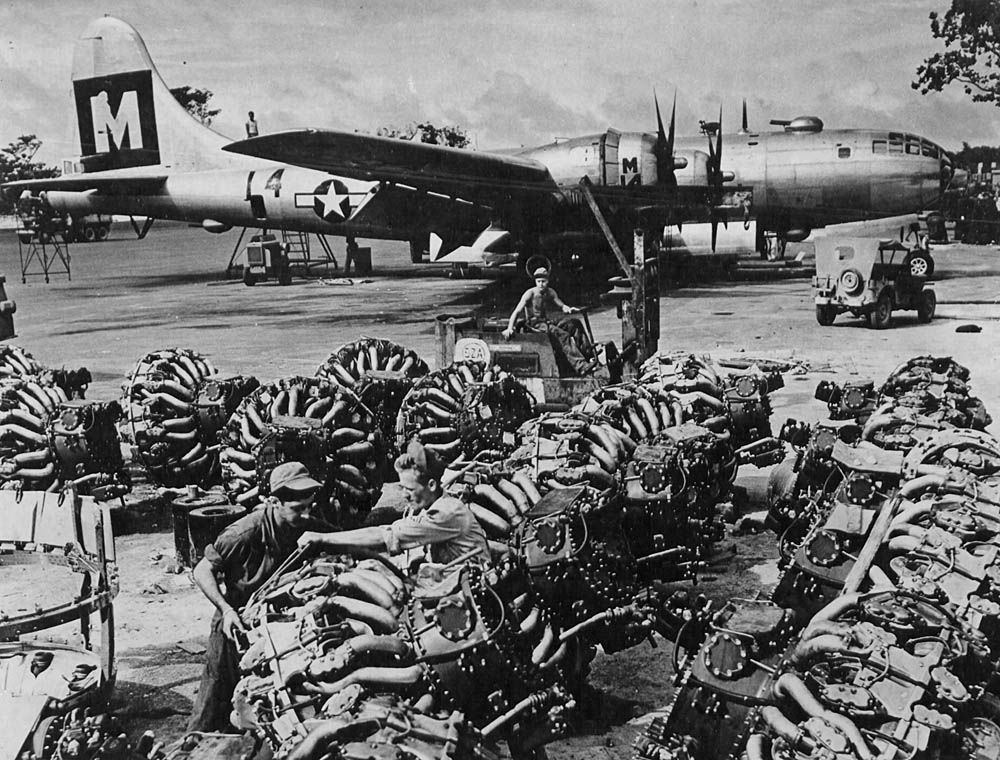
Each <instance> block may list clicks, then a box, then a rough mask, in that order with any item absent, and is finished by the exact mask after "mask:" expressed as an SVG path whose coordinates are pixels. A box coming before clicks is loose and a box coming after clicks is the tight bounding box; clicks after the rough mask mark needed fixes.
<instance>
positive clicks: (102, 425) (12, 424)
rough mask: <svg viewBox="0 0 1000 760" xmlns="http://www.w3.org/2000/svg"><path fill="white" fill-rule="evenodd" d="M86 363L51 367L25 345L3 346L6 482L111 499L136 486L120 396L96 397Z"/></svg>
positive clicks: (1, 461)
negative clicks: (72, 487) (123, 436)
mask: <svg viewBox="0 0 1000 760" xmlns="http://www.w3.org/2000/svg"><path fill="white" fill-rule="evenodd" d="M89 382H90V375H89V373H88V372H87V371H86V370H85V369H80V370H74V371H71V372H67V371H65V370H57V371H52V370H47V369H45V368H44V367H42V365H40V364H39V363H38V362H37V361H35V359H34V358H32V356H31V355H30V354H28V353H27V352H26V351H24V350H23V349H21V348H18V347H17V346H9V345H4V346H0V416H2V418H3V421H2V423H0V487H4V488H25V489H28V490H37V491H46V490H47V491H58V490H61V489H62V487H63V486H64V485H66V484H67V483H70V482H74V483H75V484H76V487H77V491H78V492H79V493H82V494H86V495H93V496H94V497H96V498H101V499H110V498H115V497H117V496H120V495H122V494H124V493H127V492H128V491H129V489H130V487H131V486H130V481H129V477H128V472H127V471H126V469H125V463H124V461H123V459H122V455H121V447H120V444H119V439H118V431H117V429H116V424H117V422H118V418H119V417H120V415H121V408H120V407H119V405H118V403H117V402H114V401H112V402H88V401H83V400H82V396H83V393H84V391H85V389H86V387H87V384H88V383H89Z"/></svg>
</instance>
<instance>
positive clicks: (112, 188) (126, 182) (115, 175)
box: [2, 170, 167, 198]
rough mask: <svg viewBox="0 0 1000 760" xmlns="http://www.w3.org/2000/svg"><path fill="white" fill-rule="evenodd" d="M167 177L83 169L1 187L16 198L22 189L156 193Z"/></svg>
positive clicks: (124, 193) (6, 194)
mask: <svg viewBox="0 0 1000 760" xmlns="http://www.w3.org/2000/svg"><path fill="white" fill-rule="evenodd" d="M166 180H167V175H166V174H155V175H154V174H149V173H146V174H137V173H135V172H128V171H122V172H118V171H115V170H110V171H105V172H94V173H93V174H87V173H86V172H84V173H81V174H71V175H69V176H66V177H50V178H48V179H24V180H20V181H18V182H7V183H5V184H4V185H3V187H2V190H3V194H4V195H5V196H6V197H8V198H16V197H17V196H18V195H20V194H21V193H22V192H23V191H25V190H30V191H31V192H32V193H37V192H39V191H41V190H62V191H64V192H78V193H84V192H87V191H94V192H97V193H100V194H101V195H136V194H147V193H153V192H156V191H158V190H159V189H160V188H161V187H163V183H164V182H166Z"/></svg>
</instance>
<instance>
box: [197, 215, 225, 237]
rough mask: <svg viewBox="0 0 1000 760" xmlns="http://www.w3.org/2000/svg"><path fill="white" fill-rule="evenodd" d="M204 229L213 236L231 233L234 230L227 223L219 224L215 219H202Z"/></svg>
mask: <svg viewBox="0 0 1000 760" xmlns="http://www.w3.org/2000/svg"><path fill="white" fill-rule="evenodd" d="M201 226H202V229H204V230H205V231H206V232H211V233H212V234H213V235H219V234H221V233H223V232H229V230H231V229H232V228H233V225H231V224H226V223H225V222H217V221H215V220H214V219H202V221H201Z"/></svg>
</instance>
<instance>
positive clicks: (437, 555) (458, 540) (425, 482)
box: [299, 440, 490, 569]
mask: <svg viewBox="0 0 1000 760" xmlns="http://www.w3.org/2000/svg"><path fill="white" fill-rule="evenodd" d="M395 466H396V472H397V473H398V474H399V485H400V486H401V487H402V488H403V490H404V491H406V495H407V501H408V502H409V504H410V507H409V509H407V514H406V515H405V516H404V517H402V518H400V519H399V520H396V521H395V522H393V523H390V524H389V525H373V526H369V527H365V528H356V529H354V530H342V531H337V532H335V533H314V532H306V533H303V534H302V537H301V538H299V545H300V546H307V545H309V544H316V545H318V546H320V547H322V548H324V549H328V550H332V551H341V550H342V551H345V552H349V551H350V549H351V548H352V547H360V548H363V549H372V550H375V551H383V552H384V551H388V552H389V553H390V554H400V553H401V552H404V551H406V550H407V549H415V548H418V547H424V548H425V552H426V554H427V556H428V558H429V559H430V560H431V562H434V563H438V564H442V565H447V564H449V563H451V562H454V561H455V560H457V559H459V558H461V557H467V556H469V555H470V554H471V555H472V556H471V557H470V561H472V562H479V563H486V562H488V561H489V557H490V554H489V545H488V544H487V542H486V534H485V533H483V529H482V526H480V524H479V522H478V521H477V520H476V518H475V516H474V515H473V514H472V510H470V509H469V506H468V505H467V504H466V503H465V502H463V501H461V500H459V499H456V498H455V497H453V496H448V495H446V494H445V493H444V490H443V488H442V487H441V481H440V480H439V478H440V477H441V475H442V474H443V472H442V470H443V468H441V467H440V466H439V464H438V463H437V462H436V461H435V460H433V459H432V458H430V457H428V454H427V451H426V450H425V449H424V447H423V446H422V445H420V443H419V442H418V441H416V440H413V441H411V442H410V445H409V446H407V447H406V451H405V452H404V453H402V454H400V455H399V457H397V459H396V465H395ZM454 569H458V568H457V567H456V568H454Z"/></svg>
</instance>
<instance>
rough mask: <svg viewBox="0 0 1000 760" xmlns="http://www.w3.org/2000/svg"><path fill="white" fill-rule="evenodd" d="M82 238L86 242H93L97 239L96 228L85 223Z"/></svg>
mask: <svg viewBox="0 0 1000 760" xmlns="http://www.w3.org/2000/svg"><path fill="white" fill-rule="evenodd" d="M83 239H84V240H85V241H86V242H88V243H93V242H94V241H95V240H97V230H96V229H94V227H93V226H92V225H89V224H88V225H87V226H86V227H84V228H83Z"/></svg>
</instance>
